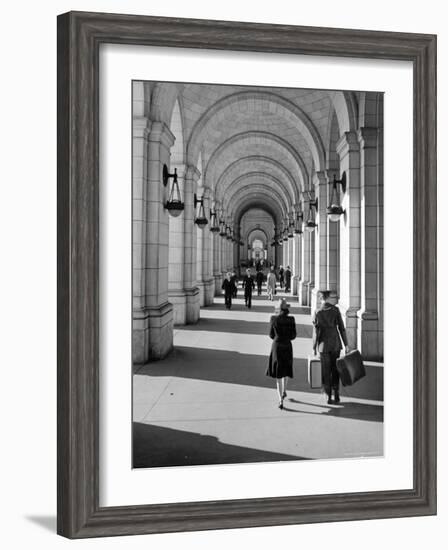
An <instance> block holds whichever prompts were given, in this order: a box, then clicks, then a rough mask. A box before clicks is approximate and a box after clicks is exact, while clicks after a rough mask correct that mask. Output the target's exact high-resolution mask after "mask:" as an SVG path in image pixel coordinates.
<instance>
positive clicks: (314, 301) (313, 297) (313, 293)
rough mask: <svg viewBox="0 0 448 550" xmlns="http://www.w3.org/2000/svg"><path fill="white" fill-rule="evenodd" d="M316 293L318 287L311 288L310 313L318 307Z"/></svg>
mask: <svg viewBox="0 0 448 550" xmlns="http://www.w3.org/2000/svg"><path fill="white" fill-rule="evenodd" d="M318 294H319V289H318V288H313V289H312V290H311V313H313V312H314V311H316V309H318V308H319V303H318V296H317V295H318Z"/></svg>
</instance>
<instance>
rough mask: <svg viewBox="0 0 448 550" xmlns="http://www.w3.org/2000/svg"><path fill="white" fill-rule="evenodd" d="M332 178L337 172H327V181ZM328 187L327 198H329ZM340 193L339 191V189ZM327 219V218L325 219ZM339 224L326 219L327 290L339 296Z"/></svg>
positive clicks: (337, 176)
mask: <svg viewBox="0 0 448 550" xmlns="http://www.w3.org/2000/svg"><path fill="white" fill-rule="evenodd" d="M333 176H336V178H339V170H327V180H328V181H329V182H332V181H333ZM330 192H331V189H330V186H329V196H330ZM339 192H340V189H339ZM327 219H328V218H327ZM339 224H340V221H338V222H332V221H330V220H329V219H328V224H327V288H328V289H329V290H334V291H336V292H337V293H338V295H339Z"/></svg>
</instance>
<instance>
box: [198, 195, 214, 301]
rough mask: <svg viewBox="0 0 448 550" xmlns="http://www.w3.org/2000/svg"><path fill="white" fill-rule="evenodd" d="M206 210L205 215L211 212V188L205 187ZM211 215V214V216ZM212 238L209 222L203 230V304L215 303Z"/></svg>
mask: <svg viewBox="0 0 448 550" xmlns="http://www.w3.org/2000/svg"><path fill="white" fill-rule="evenodd" d="M203 197H204V211H205V215H206V216H209V213H210V189H209V188H208V187H205V188H204V195H203ZM209 217H210V216H209ZM211 247H212V239H211V232H210V220H209V223H208V224H207V225H206V226H205V227H204V229H203V230H202V284H203V289H204V290H203V301H202V302H201V306H209V305H211V304H213V296H214V294H215V282H214V278H213V274H212V266H211V253H212V250H211Z"/></svg>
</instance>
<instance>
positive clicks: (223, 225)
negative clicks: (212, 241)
mask: <svg viewBox="0 0 448 550" xmlns="http://www.w3.org/2000/svg"><path fill="white" fill-rule="evenodd" d="M226 235H227V233H226V223H225V221H224V220H223V219H220V220H219V236H220V237H223V238H224V237H225V236H226Z"/></svg>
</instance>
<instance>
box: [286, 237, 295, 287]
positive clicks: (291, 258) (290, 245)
mask: <svg viewBox="0 0 448 550" xmlns="http://www.w3.org/2000/svg"><path fill="white" fill-rule="evenodd" d="M293 263H294V237H288V261H287V262H286V265H289V267H290V268H291V271H292V269H293ZM291 286H292V281H291Z"/></svg>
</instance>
